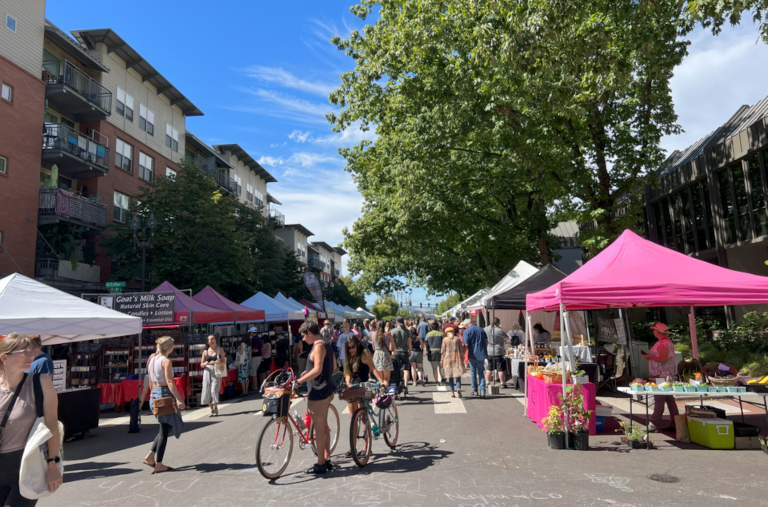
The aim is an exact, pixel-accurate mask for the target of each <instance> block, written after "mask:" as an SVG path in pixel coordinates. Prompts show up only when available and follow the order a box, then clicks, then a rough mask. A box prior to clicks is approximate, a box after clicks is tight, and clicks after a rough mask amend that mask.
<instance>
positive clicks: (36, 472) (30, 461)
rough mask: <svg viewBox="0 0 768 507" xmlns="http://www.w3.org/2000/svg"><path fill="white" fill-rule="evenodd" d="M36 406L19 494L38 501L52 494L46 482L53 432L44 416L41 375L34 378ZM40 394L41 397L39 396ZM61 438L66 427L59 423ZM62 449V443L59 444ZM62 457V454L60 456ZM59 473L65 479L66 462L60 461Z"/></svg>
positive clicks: (22, 466) (25, 453) (21, 472)
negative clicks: (50, 441)
mask: <svg viewBox="0 0 768 507" xmlns="http://www.w3.org/2000/svg"><path fill="white" fill-rule="evenodd" d="M34 377H35V378H34V382H35V386H34V387H35V404H36V405H37V415H38V417H37V419H35V423H34V424H33V425H32V430H31V431H30V432H29V437H28V438H27V445H26V446H25V447H24V454H23V455H22V457H21V468H20V470H19V492H20V493H21V496H23V497H24V498H28V499H30V500H36V499H38V498H43V497H46V496H48V495H50V494H51V492H50V491H48V483H47V482H46V480H45V477H46V473H47V472H48V460H47V458H48V440H50V438H51V437H52V436H53V435H52V434H51V430H49V429H48V426H46V425H45V419H44V418H43V417H42V415H43V396H42V388H39V382H40V378H39V374H35V376H34ZM38 393H39V395H38ZM59 437H60V438H61V439H62V440H63V438H64V425H63V424H61V421H59ZM59 449H61V443H59ZM59 456H61V454H59ZM59 473H61V476H62V477H64V462H63V461H59Z"/></svg>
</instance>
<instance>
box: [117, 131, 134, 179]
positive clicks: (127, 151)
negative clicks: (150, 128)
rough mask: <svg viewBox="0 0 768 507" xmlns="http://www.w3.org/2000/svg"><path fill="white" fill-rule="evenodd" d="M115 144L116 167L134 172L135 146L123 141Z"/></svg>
mask: <svg viewBox="0 0 768 507" xmlns="http://www.w3.org/2000/svg"><path fill="white" fill-rule="evenodd" d="M116 141H117V142H116V143H115V165H116V166H117V167H119V168H120V169H122V170H123V171H128V172H129V173H132V172H133V146H131V145H130V144H128V143H126V142H125V141H123V140H122V139H117V140H116Z"/></svg>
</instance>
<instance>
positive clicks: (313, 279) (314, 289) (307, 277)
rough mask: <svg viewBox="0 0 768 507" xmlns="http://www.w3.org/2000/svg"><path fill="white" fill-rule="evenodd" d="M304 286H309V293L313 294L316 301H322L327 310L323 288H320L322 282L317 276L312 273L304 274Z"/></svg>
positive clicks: (306, 272)
mask: <svg viewBox="0 0 768 507" xmlns="http://www.w3.org/2000/svg"><path fill="white" fill-rule="evenodd" d="M304 285H306V286H307V289H309V292H310V293H311V294H312V297H313V298H315V301H322V303H321V304H322V306H323V310H325V300H324V299H323V288H322V287H320V282H319V281H318V279H317V276H315V274H314V273H313V272H311V271H305V272H304Z"/></svg>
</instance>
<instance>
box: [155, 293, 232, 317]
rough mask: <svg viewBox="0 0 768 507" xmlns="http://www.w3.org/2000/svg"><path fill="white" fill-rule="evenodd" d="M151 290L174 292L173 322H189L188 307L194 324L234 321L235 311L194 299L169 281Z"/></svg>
mask: <svg viewBox="0 0 768 507" xmlns="http://www.w3.org/2000/svg"><path fill="white" fill-rule="evenodd" d="M151 292H173V293H174V294H176V302H175V305H174V309H173V322H174V323H176V324H182V325H184V324H189V323H191V322H192V318H191V317H190V315H189V311H190V308H191V309H192V311H193V312H194V314H195V315H194V323H195V324H210V323H212V322H234V320H235V312H234V311H232V310H220V309H218V308H213V307H211V306H208V305H206V304H203V303H201V302H199V301H195V300H194V299H192V298H190V297H189V296H187V295H186V294H184V293H183V292H182V291H180V290H179V289H177V288H176V287H174V286H173V285H172V284H171V283H170V282H163V283H161V284H160V285H158V286H157V287H155V288H154V289H152V290H151Z"/></svg>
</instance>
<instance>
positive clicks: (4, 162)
mask: <svg viewBox="0 0 768 507" xmlns="http://www.w3.org/2000/svg"><path fill="white" fill-rule="evenodd" d="M0 174H8V159H7V158H5V157H0Z"/></svg>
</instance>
